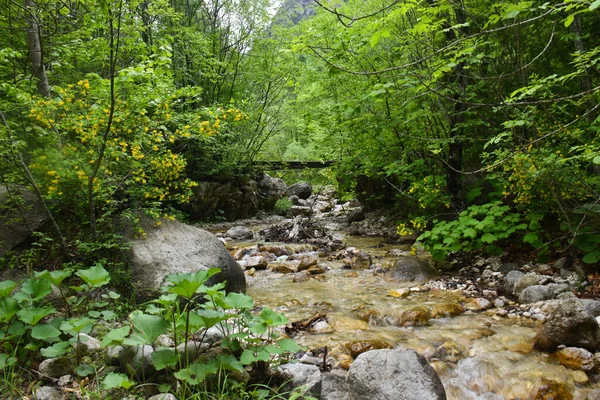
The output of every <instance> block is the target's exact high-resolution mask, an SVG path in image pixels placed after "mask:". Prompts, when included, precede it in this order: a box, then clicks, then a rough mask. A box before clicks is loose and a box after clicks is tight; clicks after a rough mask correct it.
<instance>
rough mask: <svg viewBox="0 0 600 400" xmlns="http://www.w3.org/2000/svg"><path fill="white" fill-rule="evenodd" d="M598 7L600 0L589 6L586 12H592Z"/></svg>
mask: <svg viewBox="0 0 600 400" xmlns="http://www.w3.org/2000/svg"><path fill="white" fill-rule="evenodd" d="M598 7H600V0H596V1H594V2H593V3H592V4H590V8H589V9H588V10H590V11H594V10H595V9H596V8H598Z"/></svg>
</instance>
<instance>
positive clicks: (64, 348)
mask: <svg viewBox="0 0 600 400" xmlns="http://www.w3.org/2000/svg"><path fill="white" fill-rule="evenodd" d="M70 351H71V343H69V342H58V343H54V344H53V345H52V346H49V347H45V348H43V349H41V350H40V353H42V355H43V356H44V357H46V358H54V357H58V356H62V355H63V354H66V353H68V352H70Z"/></svg>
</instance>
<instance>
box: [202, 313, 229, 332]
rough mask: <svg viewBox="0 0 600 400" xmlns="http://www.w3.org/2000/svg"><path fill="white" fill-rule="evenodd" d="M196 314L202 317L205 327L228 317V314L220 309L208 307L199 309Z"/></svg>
mask: <svg viewBox="0 0 600 400" xmlns="http://www.w3.org/2000/svg"><path fill="white" fill-rule="evenodd" d="M197 314H198V315H199V316H200V317H201V318H202V320H203V321H204V326H206V327H207V328H210V327H213V326H215V325H216V324H218V323H219V322H222V321H225V320H226V319H228V318H229V317H230V315H227V314H225V313H223V312H221V311H217V310H210V309H207V310H199V311H198V312H197Z"/></svg>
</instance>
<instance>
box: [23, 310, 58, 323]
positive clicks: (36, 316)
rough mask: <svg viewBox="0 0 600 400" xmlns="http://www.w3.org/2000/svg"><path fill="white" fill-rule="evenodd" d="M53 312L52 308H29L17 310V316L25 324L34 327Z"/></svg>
mask: <svg viewBox="0 0 600 400" xmlns="http://www.w3.org/2000/svg"><path fill="white" fill-rule="evenodd" d="M54 312H56V310H55V309H54V307H44V308H40V307H31V308H26V309H22V310H19V312H17V315H18V316H19V319H20V320H21V321H23V322H25V323H26V324H29V325H35V324H37V323H38V322H40V320H41V319H42V318H44V317H47V316H48V315H50V314H52V313H54Z"/></svg>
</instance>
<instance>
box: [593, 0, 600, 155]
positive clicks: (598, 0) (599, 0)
mask: <svg viewBox="0 0 600 400" xmlns="http://www.w3.org/2000/svg"><path fill="white" fill-rule="evenodd" d="M596 2H600V0H597V1H596ZM592 162H593V163H594V164H600V156H596V157H594V159H593V160H592Z"/></svg>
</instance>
